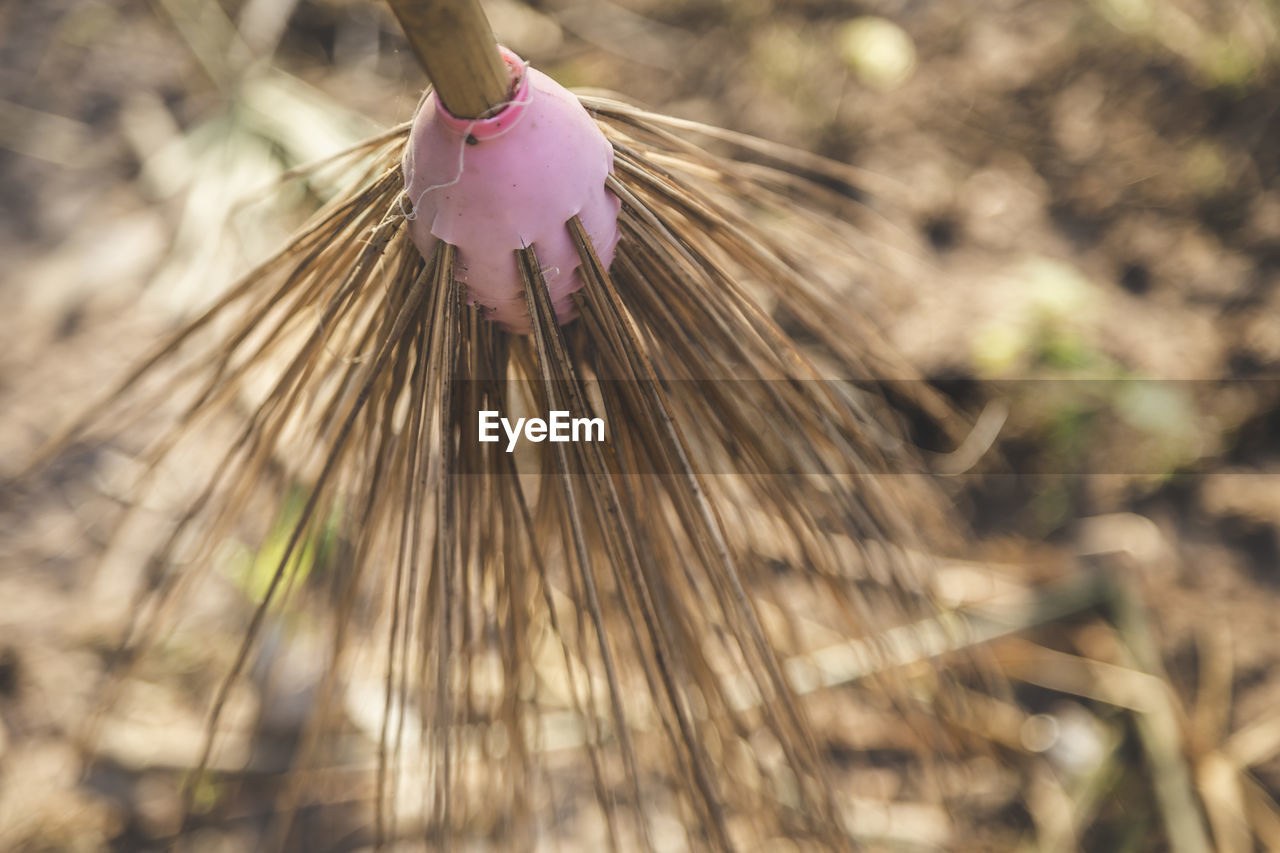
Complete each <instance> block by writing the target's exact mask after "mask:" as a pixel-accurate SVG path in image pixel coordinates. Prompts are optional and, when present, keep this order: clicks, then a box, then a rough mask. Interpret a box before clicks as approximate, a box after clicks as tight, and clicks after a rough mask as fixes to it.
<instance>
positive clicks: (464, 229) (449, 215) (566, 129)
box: [403, 48, 621, 334]
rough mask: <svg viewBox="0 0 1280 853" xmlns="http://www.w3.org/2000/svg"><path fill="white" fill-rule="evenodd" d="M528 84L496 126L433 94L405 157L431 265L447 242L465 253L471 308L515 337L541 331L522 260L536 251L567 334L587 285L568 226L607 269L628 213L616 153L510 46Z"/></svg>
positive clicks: (417, 236)
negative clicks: (576, 299) (519, 266)
mask: <svg viewBox="0 0 1280 853" xmlns="http://www.w3.org/2000/svg"><path fill="white" fill-rule="evenodd" d="M501 51H502V58H503V59H504V60H505V61H506V63H507V65H508V67H509V68H510V69H511V74H512V79H513V81H516V85H515V89H514V92H513V94H512V96H511V100H510V101H509V102H508V103H507V104H506V105H505V106H504V107H503V108H502V109H501V110H499V111H498V113H497V114H496V115H494V116H492V117H490V118H486V119H461V118H458V117H456V116H453V115H450V114H449V113H448V112H447V111H446V110H445V109H444V107H443V106H442V105H441V104H440V101H439V100H438V99H437V98H436V96H435V94H434V93H433V94H432V95H431V96H430V97H428V98H427V99H426V101H425V102H424V103H423V105H422V109H421V110H419V111H418V115H417V116H416V117H415V118H414V122H413V129H412V131H411V132H410V135H409V144H408V146H407V147H406V149H405V154H404V161H403V165H404V174H405V191H406V192H407V193H408V196H409V200H410V201H411V202H412V204H413V213H412V214H411V217H412V219H411V221H410V222H409V235H410V237H411V238H412V239H413V242H414V244H415V245H416V246H417V247H418V251H420V252H421V253H422V255H423V257H430V255H431V252H432V250H433V249H434V248H435V245H436V241H438V240H444V241H445V242H447V243H451V244H452V245H454V246H456V247H457V249H458V262H457V267H456V270H457V271H456V277H457V278H458V280H459V281H461V282H463V283H464V284H466V286H467V298H468V302H470V303H471V304H475V305H480V306H482V307H483V309H484V313H485V317H487V318H488V319H490V320H492V321H494V322H495V323H497V324H498V325H500V326H502V327H503V328H504V329H507V330H508V331H511V332H517V333H521V334H527V333H528V332H530V331H531V325H530V320H529V311H528V308H527V307H526V305H525V300H524V291H523V287H522V285H521V283H520V277H519V275H518V273H517V272H516V262H515V256H514V254H513V253H514V252H515V251H516V250H517V249H521V248H524V247H526V246H533V247H534V251H535V252H536V253H537V255H538V260H539V262H540V263H541V265H542V269H543V274H544V276H545V278H546V280H547V285H548V289H549V291H550V294H551V304H552V305H553V306H554V307H555V311H556V319H557V320H559V322H560V323H561V324H564V323H567V322H568V321H570V320H572V319H573V318H574V317H575V316H576V314H577V312H576V310H575V309H574V305H573V301H572V299H571V298H570V297H571V295H572V294H573V293H574V291H576V290H578V288H580V287H582V280H581V277H580V276H579V275H578V272H577V268H578V266H579V263H580V262H579V259H578V253H577V250H576V249H575V248H574V245H573V240H572V238H571V237H570V236H569V231H568V229H567V228H566V226H565V223H566V222H567V221H568V220H569V219H570V218H572V217H573V216H575V215H576V216H578V217H580V218H581V220H582V224H583V226H584V227H585V228H586V231H587V234H589V235H590V236H591V241H592V243H593V244H594V246H595V249H596V253H597V254H598V255H599V256H600V260H601V262H602V263H604V264H605V265H606V266H607V265H608V264H609V263H610V262H611V261H612V260H613V253H614V249H615V247H616V246H617V244H618V211H619V209H620V207H621V203H620V202H619V201H618V198H617V197H616V196H614V195H613V193H611V192H609V191H608V190H607V189H606V188H605V177H606V176H607V175H608V174H609V173H610V172H611V171H612V169H613V148H612V146H611V145H610V144H609V142H608V140H607V139H605V137H604V134H602V133H601V132H600V129H599V128H598V127H596V124H595V122H594V121H592V119H591V116H590V115H588V114H587V111H586V110H585V109H584V108H583V107H582V105H581V104H580V103H579V102H578V99H577V98H575V97H574V96H573V95H572V94H570V93H569V92H568V90H566V89H565V88H564V87H563V86H561V85H560V84H559V83H556V82H555V81H554V80H552V79H551V78H550V77H548V76H546V75H545V74H543V73H541V72H539V71H535V70H533V69H531V68H528V67H527V66H526V65H525V64H524V63H523V62H522V61H521V60H520V58H519V57H517V56H516V55H515V54H514V53H512V52H511V51H509V50H507V49H506V48H501Z"/></svg>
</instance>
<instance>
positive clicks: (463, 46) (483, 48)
mask: <svg viewBox="0 0 1280 853" xmlns="http://www.w3.org/2000/svg"><path fill="white" fill-rule="evenodd" d="M387 2H389V3H390V4H391V10H392V11H393V12H395V14H396V18H397V19H399V21H400V27H401V28H402V29H403V30H404V34H405V35H406V36H407V37H408V39H409V46H410V47H411V48H413V53H414V55H415V56H417V57H418V64H420V65H421V66H422V70H423V71H425V72H427V78H428V79H429V80H431V84H432V85H433V86H435V89H436V95H437V96H438V97H439V98H440V102H441V103H442V104H444V108H445V109H446V110H448V111H449V112H451V113H453V114H454V115H455V116H457V117H458V118H483V117H484V116H485V115H486V114H487V113H488V112H490V111H491V110H492V109H493V108H494V107H496V106H497V105H498V104H501V103H503V102H504V101H506V100H507V98H508V97H509V96H510V94H511V72H510V71H509V70H508V69H507V64H506V63H505V62H503V61H502V57H501V56H499V55H498V44H497V41H496V40H495V39H494V37H493V30H492V29H491V28H490V27H489V20H488V18H486V17H485V16H484V10H483V9H481V8H480V3H479V0H387Z"/></svg>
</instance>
